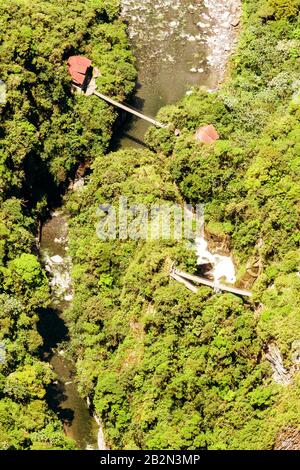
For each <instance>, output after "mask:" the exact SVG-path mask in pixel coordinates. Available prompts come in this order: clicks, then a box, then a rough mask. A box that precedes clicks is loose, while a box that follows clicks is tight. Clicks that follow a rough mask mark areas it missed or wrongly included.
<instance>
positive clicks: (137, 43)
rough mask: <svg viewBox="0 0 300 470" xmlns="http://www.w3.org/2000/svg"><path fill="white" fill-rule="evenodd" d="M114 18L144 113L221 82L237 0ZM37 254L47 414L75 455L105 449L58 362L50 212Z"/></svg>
mask: <svg viewBox="0 0 300 470" xmlns="http://www.w3.org/2000/svg"><path fill="white" fill-rule="evenodd" d="M121 3H122V16H123V18H124V21H126V22H127V24H128V34H129V37H130V39H131V43H132V48H133V51H134V53H135V55H136V58H137V68H138V72H139V75H138V83H137V89H136V95H135V97H134V100H133V101H134V102H133V104H134V105H135V106H136V107H137V108H139V109H142V110H143V111H144V112H145V113H146V114H149V115H152V116H155V115H156V113H157V112H158V110H159V109H160V108H161V107H162V106H164V105H166V104H170V103H173V102H175V101H176V100H178V99H180V98H181V97H182V96H184V95H185V94H186V93H190V91H191V89H192V87H194V86H199V85H202V86H205V87H207V88H208V89H210V90H213V89H215V88H216V87H217V85H218V83H219V82H220V80H222V78H223V75H224V71H225V65H226V61H227V57H228V54H229V53H230V50H231V49H232V45H233V42H234V38H235V33H234V26H236V25H237V24H238V19H237V18H238V16H239V11H238V7H237V5H239V3H240V2H239V1H238V0H194V1H189V0H139V1H137V0H122V2H121ZM128 123H129V125H127V124H126V125H125V126H124V129H123V131H122V138H121V139H117V137H115V139H116V140H118V142H117V145H116V147H121V148H127V147H136V146H140V145H142V144H143V136H144V134H145V132H146V130H147V127H148V124H147V123H146V122H144V121H142V120H139V119H133V120H129V121H128ZM40 253H41V257H42V260H43V263H44V266H45V267H46V270H47V271H48V273H49V283H50V287H51V292H52V305H51V307H50V308H49V309H48V310H47V311H45V312H44V315H43V318H42V319H41V321H40V332H41V334H42V336H43V338H44V342H45V352H44V354H45V359H46V360H48V361H49V362H50V363H51V365H52V367H53V369H54V371H55V373H56V375H57V377H58V379H57V382H56V383H54V384H53V386H52V387H51V389H49V391H48V400H49V403H50V406H51V407H52V409H53V410H54V411H55V412H56V413H57V415H58V416H59V418H60V419H61V421H62V422H63V424H64V429H65V433H66V434H67V435H68V436H69V437H71V438H73V439H74V440H75V441H76V444H77V447H78V448H79V449H90V450H92V449H97V448H101V449H104V448H105V442H104V436H103V431H102V427H101V423H99V421H98V424H97V423H96V421H95V419H94V417H93V416H92V414H91V413H90V411H89V408H88V406H87V403H86V402H85V400H84V399H83V398H82V397H81V396H80V395H79V392H78V390H77V387H76V382H75V365H74V363H73V362H72V361H71V360H70V359H68V358H67V357H65V352H64V345H65V344H66V343H67V341H68V337H69V332H68V328H67V325H66V324H65V322H64V315H63V312H64V310H65V309H66V308H67V306H68V305H69V303H70V302H71V301H72V296H73V292H72V282H71V260H70V258H69V256H68V224H67V217H66V215H65V214H64V212H63V209H62V210H56V211H54V212H53V213H52V216H51V218H50V219H49V220H48V221H47V222H46V223H45V224H44V226H43V228H42V233H41V244H40Z"/></svg>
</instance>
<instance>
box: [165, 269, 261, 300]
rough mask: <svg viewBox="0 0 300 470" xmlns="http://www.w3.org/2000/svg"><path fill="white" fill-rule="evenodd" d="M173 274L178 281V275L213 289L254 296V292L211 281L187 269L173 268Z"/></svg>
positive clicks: (243, 295)
mask: <svg viewBox="0 0 300 470" xmlns="http://www.w3.org/2000/svg"><path fill="white" fill-rule="evenodd" d="M171 276H172V277H173V279H176V280H177V281H179V279H178V277H180V278H182V279H186V280H188V281H192V282H194V283H196V284H202V285H204V286H208V287H211V288H213V289H217V290H222V291H225V292H231V293H232V294H237V295H241V296H242V297H252V292H250V291H248V290H245V289H239V288H238V287H232V286H227V285H226V284H221V283H216V282H213V281H210V280H209V279H205V278H204V277H200V276H195V275H193V274H189V273H186V272H185V271H180V270H179V269H173V270H172V271H171ZM179 282H181V281H179ZM187 287H188V286H187ZM191 290H192V289H191Z"/></svg>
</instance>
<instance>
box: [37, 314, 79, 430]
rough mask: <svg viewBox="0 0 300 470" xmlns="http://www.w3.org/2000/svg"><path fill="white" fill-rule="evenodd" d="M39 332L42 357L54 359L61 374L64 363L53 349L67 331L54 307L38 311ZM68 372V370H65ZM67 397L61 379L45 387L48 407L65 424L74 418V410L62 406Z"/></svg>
mask: <svg viewBox="0 0 300 470" xmlns="http://www.w3.org/2000/svg"><path fill="white" fill-rule="evenodd" d="M37 329H38V332H39V334H40V335H41V336H42V338H43V346H42V349H41V356H42V357H43V359H47V361H49V362H51V359H52V360H55V362H56V363H57V364H56V366H57V367H59V368H60V369H61V370H62V375H63V374H64V373H66V372H65V371H64V369H65V367H66V364H65V363H64V358H63V357H60V356H59V355H58V353H57V352H55V349H56V348H57V347H58V346H59V344H61V343H62V342H63V341H68V339H69V332H68V328H67V327H66V324H65V322H64V320H63V319H62V318H61V316H60V315H59V311H58V310H55V309H54V308H44V309H41V310H40V311H39V321H38V324H37ZM67 373H68V374H69V371H67ZM67 399H68V397H67V394H66V387H65V385H64V383H63V382H62V381H61V380H56V381H54V382H52V383H51V384H50V385H48V387H47V389H46V401H47V403H48V406H49V408H50V409H51V410H52V411H53V412H54V413H55V414H56V415H57V417H58V418H59V420H61V422H62V423H63V424H64V425H65V426H70V425H71V424H72V421H73V419H74V411H73V410H72V409H70V408H64V407H63V403H64V402H65V401H66V400H67Z"/></svg>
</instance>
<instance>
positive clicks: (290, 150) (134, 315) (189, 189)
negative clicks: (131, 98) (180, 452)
mask: <svg viewBox="0 0 300 470" xmlns="http://www.w3.org/2000/svg"><path fill="white" fill-rule="evenodd" d="M244 5H245V14H244V25H243V31H242V33H241V37H240V43H239V47H238V51H237V53H236V54H235V56H234V57H233V59H232V64H231V79H230V80H228V82H227V83H226V84H224V85H223V86H222V88H221V89H220V90H219V91H218V92H215V93H207V92H205V91H204V90H197V89H195V90H194V91H193V93H192V94H191V95H190V96H187V97H185V98H184V99H183V100H181V101H180V102H179V103H177V104H174V105H172V106H167V107H166V108H164V109H162V110H161V111H160V113H159V119H160V120H161V121H162V122H166V123H167V122H172V126H171V127H170V128H169V129H150V130H149V132H148V135H147V143H148V145H149V146H150V148H151V149H152V150H154V152H156V153H151V152H145V151H142V150H139V151H135V150H127V151H121V152H117V153H113V154H110V155H108V156H107V157H100V158H97V159H96V160H95V162H94V165H93V173H92V175H91V176H90V178H89V180H88V182H87V185H86V186H85V189H84V190H82V191H81V192H80V194H79V193H77V194H72V195H71V196H70V197H69V199H68V203H67V205H68V208H69V211H70V214H71V233H70V240H71V246H70V251H71V254H72V257H73V262H74V269H73V278H74V282H75V286H76V290H75V298H74V302H73V305H72V306H71V307H70V308H69V309H68V311H67V318H68V320H69V323H70V331H71V351H72V352H73V354H74V356H75V357H76V358H77V371H78V380H79V384H80V390H81V391H82V392H83V393H84V394H86V395H87V396H89V397H90V399H92V400H93V403H94V405H95V409H96V411H97V413H98V414H99V416H100V417H101V419H102V421H103V423H104V429H105V434H106V439H107V441H108V443H109V445H110V446H111V448H116V449H272V448H273V447H274V445H275V440H276V436H277V435H278V433H279V432H280V430H281V429H282V428H284V427H285V426H286V425H287V424H288V425H291V426H297V419H298V417H297V416H298V414H299V385H298V382H299V374H298V375H297V374H296V375H295V377H294V382H293V383H292V384H291V385H289V386H288V387H286V388H285V387H283V386H281V385H276V384H275V382H274V381H273V380H272V370H271V367H270V365H269V364H268V362H267V361H266V359H265V355H264V350H265V349H266V347H267V345H268V344H269V343H270V342H276V343H277V344H278V346H279V347H280V350H281V352H282V355H283V361H284V365H285V366H286V367H287V368H289V367H290V366H291V365H293V355H295V351H296V349H297V344H298V343H297V340H299V334H300V330H299V325H300V321H299V320H300V318H299V316H300V312H299V308H298V305H299V300H300V299H299V277H298V271H299V236H298V231H299V203H298V195H299V184H298V181H299V177H300V175H299V135H300V114H299V106H298V104H299V103H298V104H297V96H298V92H299V90H298V87H299V82H298V81H297V79H298V76H299V54H298V50H299V44H300V43H299V38H300V37H299V27H298V25H297V18H296V16H297V12H298V10H297V9H295V8H296V7H295V6H296V5H297V2H296V1H295V2H294V1H293V0H291V1H290V2H287V1H274V2H273V1H267V0H261V1H260V2H259V5H257V4H255V5H254V4H253V2H251V1H250V0H249V1H248V0H245V1H244ZM258 7H259V8H258ZM297 8H298V6H297ZM262 11H264V12H267V14H262ZM269 20H270V21H269ZM211 123H212V124H214V126H215V127H216V129H217V131H218V132H219V134H220V139H219V141H218V142H216V143H215V144H214V145H212V146H207V145H202V144H198V143H196V142H195V138H194V134H195V131H196V130H197V129H198V127H199V126H202V125H205V124H211ZM175 128H179V129H180V130H181V135H180V137H175V136H174V134H173V130H174V129H175ZM174 183H175V185H174ZM120 195H125V196H126V197H127V198H128V201H129V204H135V203H140V202H143V203H145V204H153V203H155V202H157V201H160V202H165V203H166V202H168V201H173V202H175V201H176V202H178V203H181V202H182V200H185V201H187V202H192V203H193V204H196V203H205V205H206V218H207V227H208V229H209V230H210V231H211V232H212V233H213V234H214V235H217V236H218V237H220V236H221V237H222V238H223V239H224V238H228V236H229V235H230V239H231V243H232V249H233V253H234V255H235V258H236V260H237V262H239V264H240V266H241V268H240V270H241V271H243V269H244V267H245V265H246V263H247V262H248V263H249V262H250V261H252V260H255V261H256V262H258V264H259V266H260V270H259V273H258V279H257V281H256V283H255V284H254V286H253V294H254V302H253V304H246V303H244V302H243V301H242V300H241V299H239V298H237V297H235V296H233V295H230V294H222V295H217V294H214V293H213V292H212V291H211V290H210V289H208V288H204V287H203V288H200V289H199V291H198V293H197V294H192V293H189V292H188V291H187V290H186V288H185V287H184V286H181V285H178V284H177V283H175V282H172V281H171V282H170V280H169V267H170V263H171V260H173V261H174V260H176V261H177V263H178V264H179V266H180V265H181V266H182V267H185V268H186V269H187V270H189V271H191V272H193V271H194V269H195V256H194V255H193V253H191V252H190V251H187V249H186V247H185V246H184V245H183V244H180V243H174V242H168V241H162V240H159V241H156V242H153V241H152V242H151V241H149V240H148V241H141V240H124V241H122V242H119V241H115V240H110V241H109V240H108V241H105V240H100V239H99V238H97V235H96V227H97V223H99V218H98V216H97V207H98V206H99V204H117V203H118V198H119V196H120ZM87 247H88V248H87Z"/></svg>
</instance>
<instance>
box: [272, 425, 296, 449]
mask: <svg viewBox="0 0 300 470" xmlns="http://www.w3.org/2000/svg"><path fill="white" fill-rule="evenodd" d="M274 450H300V430H299V429H297V428H293V427H288V428H286V429H282V431H281V432H280V433H279V435H278V436H277V439H276V443H275V447H274Z"/></svg>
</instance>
